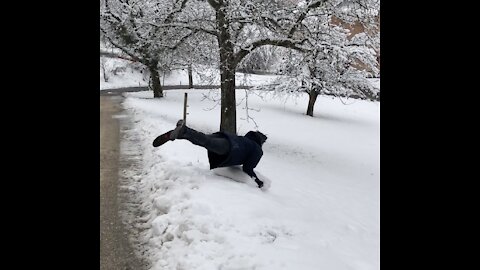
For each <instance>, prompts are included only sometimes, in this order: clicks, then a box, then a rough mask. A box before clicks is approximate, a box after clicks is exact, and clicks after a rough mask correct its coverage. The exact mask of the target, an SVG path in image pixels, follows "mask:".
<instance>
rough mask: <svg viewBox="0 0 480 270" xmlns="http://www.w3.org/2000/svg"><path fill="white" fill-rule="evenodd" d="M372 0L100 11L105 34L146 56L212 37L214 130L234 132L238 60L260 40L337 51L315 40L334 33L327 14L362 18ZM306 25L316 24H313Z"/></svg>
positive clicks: (226, 0) (167, 3)
mask: <svg viewBox="0 0 480 270" xmlns="http://www.w3.org/2000/svg"><path fill="white" fill-rule="evenodd" d="M374 1H379V0H308V1H298V0H151V1H147V0H144V1H133V0H132V1H128V0H118V5H119V7H120V8H119V10H120V11H121V12H117V13H116V14H113V12H107V13H106V15H107V16H106V17H107V18H108V21H109V22H110V23H111V25H113V26H114V28H115V27H116V28H115V29H116V31H117V32H116V33H117V34H115V37H111V39H112V40H114V42H117V43H118V42H119V40H118V38H121V39H122V40H124V41H126V42H125V43H127V44H131V43H134V44H135V47H134V50H135V52H136V53H138V52H140V53H141V55H142V56H145V55H147V56H149V57H146V58H148V59H151V58H152V57H151V56H152V55H156V56H158V55H159V54H160V53H161V52H165V48H176V49H178V48H180V45H177V43H176V42H178V41H185V40H190V41H191V40H192V39H195V40H197V42H198V41H200V40H202V39H203V40H205V41H207V42H211V40H214V41H216V43H217V48H216V52H215V53H216V58H217V59H218V67H219V70H220V84H221V117H220V119H221V120H220V130H223V131H229V132H232V133H236V100H235V71H236V69H237V67H238V66H239V64H240V63H241V62H242V60H244V59H245V58H246V57H247V56H248V55H249V54H250V53H252V52H254V51H255V50H256V49H258V48H261V47H263V46H266V45H272V46H280V47H285V48H290V49H294V50H297V51H300V52H304V51H315V50H316V51H319V52H320V51H322V50H323V49H324V48H325V47H327V48H328V49H329V50H332V51H338V50H337V49H336V48H335V46H334V47H333V48H332V46H331V44H330V43H328V42H327V43H324V42H317V41H316V40H315V39H317V38H319V37H321V40H322V41H325V40H328V38H329V37H330V36H332V37H336V35H332V34H331V32H330V29H329V27H335V26H334V25H331V24H329V18H331V17H332V16H333V15H336V16H338V17H339V18H340V19H342V20H344V21H345V22H349V21H359V20H360V19H361V20H362V22H363V21H364V19H365V18H367V17H368V16H365V14H366V12H364V11H363V10H367V9H369V8H370V6H369V5H370V2H374ZM107 2H110V1H106V3H107ZM367 4H368V5H367ZM106 6H108V4H107V5H106ZM139 6H142V7H145V8H143V9H142V8H138V7H139ZM352 6H354V7H355V8H351V7H352ZM124 7H125V8H124ZM133 7H135V8H133ZM147 7H148V8H147ZM340 7H348V8H347V9H345V8H344V10H347V12H343V13H342V12H340V10H341V8H340ZM106 10H107V11H109V10H108V8H107V9H106ZM110 10H112V9H111V8H110ZM147 14H148V16H147ZM311 21H313V23H312V22H311ZM365 21H368V20H366V19H365ZM310 25H313V26H317V25H319V26H317V29H316V30H315V27H313V28H312V27H310ZM320 26H321V27H320ZM337 28H339V27H337ZM199 36H201V37H202V38H198V37H199ZM167 41H168V42H167ZM178 44H180V43H178ZM187 47H188V46H187ZM317 47H318V48H317ZM153 48H160V50H154V49H153ZM203 49H204V48H203V47H201V46H197V47H196V53H195V54H193V53H190V54H187V55H190V56H191V57H196V56H197V55H200V54H201V53H199V52H202V51H203ZM152 51H153V52H155V53H152ZM207 51H211V48H207ZM129 53H132V51H131V50H130V51H129ZM132 54H133V53H132ZM204 55H205V53H204ZM340 55H342V54H340ZM165 57H167V56H165ZM320 57H321V56H320ZM137 58H138V56H137ZM161 58H163V57H161ZM213 58H215V57H213ZM213 58H210V59H213ZM314 58H315V57H314ZM314 58H312V59H314ZM156 59H158V58H156ZM157 64H158V62H157Z"/></svg>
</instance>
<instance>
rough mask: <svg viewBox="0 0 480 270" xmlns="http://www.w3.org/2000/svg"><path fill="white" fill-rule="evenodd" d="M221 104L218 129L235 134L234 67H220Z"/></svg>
mask: <svg viewBox="0 0 480 270" xmlns="http://www.w3.org/2000/svg"><path fill="white" fill-rule="evenodd" d="M220 78H221V82H220V84H221V91H222V106H221V110H222V112H221V117H220V130H221V131H227V132H230V133H233V134H237V107H236V99H235V69H234V68H233V69H232V68H229V67H220Z"/></svg>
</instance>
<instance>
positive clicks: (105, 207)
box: [100, 94, 146, 270]
mask: <svg viewBox="0 0 480 270" xmlns="http://www.w3.org/2000/svg"><path fill="white" fill-rule="evenodd" d="M121 100H122V98H121V96H118V94H117V95H115V96H111V95H107V96H103V95H101V96H100V269H101V270H142V269H145V268H146V267H144V265H145V263H143V262H142V261H141V260H140V259H138V258H136V257H135V255H134V252H133V249H132V247H131V245H130V243H129V241H128V235H127V230H126V229H125V227H124V225H123V224H122V222H121V219H120V215H119V209H120V207H121V205H120V203H121V202H120V201H119V196H118V195H119V193H118V185H119V183H118V181H119V174H118V171H119V170H118V169H119V153H120V125H119V121H118V119H116V118H112V116H113V115H115V114H118V113H119V112H120V111H121V105H120V101H121Z"/></svg>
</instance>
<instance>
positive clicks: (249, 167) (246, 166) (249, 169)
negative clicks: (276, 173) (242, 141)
mask: <svg viewBox="0 0 480 270" xmlns="http://www.w3.org/2000/svg"><path fill="white" fill-rule="evenodd" d="M262 155H263V153H262V150H260V151H258V152H255V153H254V154H252V155H251V156H250V158H249V159H247V160H246V161H245V163H243V171H244V172H245V173H246V174H248V175H249V176H250V177H251V178H253V180H255V183H257V185H258V187H259V188H261V187H263V181H261V180H260V179H258V177H257V175H256V174H255V172H254V171H253V169H254V168H255V167H257V164H258V163H259V162H260V159H261V158H262Z"/></svg>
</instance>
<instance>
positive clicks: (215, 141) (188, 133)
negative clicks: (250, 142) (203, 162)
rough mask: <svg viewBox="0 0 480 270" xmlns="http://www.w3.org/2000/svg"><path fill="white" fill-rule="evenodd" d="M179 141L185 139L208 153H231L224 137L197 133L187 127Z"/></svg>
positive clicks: (183, 128)
mask: <svg viewBox="0 0 480 270" xmlns="http://www.w3.org/2000/svg"><path fill="white" fill-rule="evenodd" d="M177 139H185V140H188V141H190V142H191V143H193V144H195V145H198V146H202V147H204V148H206V149H207V150H208V151H211V152H214V153H216V154H218V155H225V154H227V153H228V151H230V143H229V142H228V140H227V139H226V138H224V137H222V136H217V135H215V134H210V135H206V134H204V133H202V132H200V131H196V130H194V129H191V128H189V127H187V126H183V127H182V129H181V130H180V132H179V133H178V136H177Z"/></svg>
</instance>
